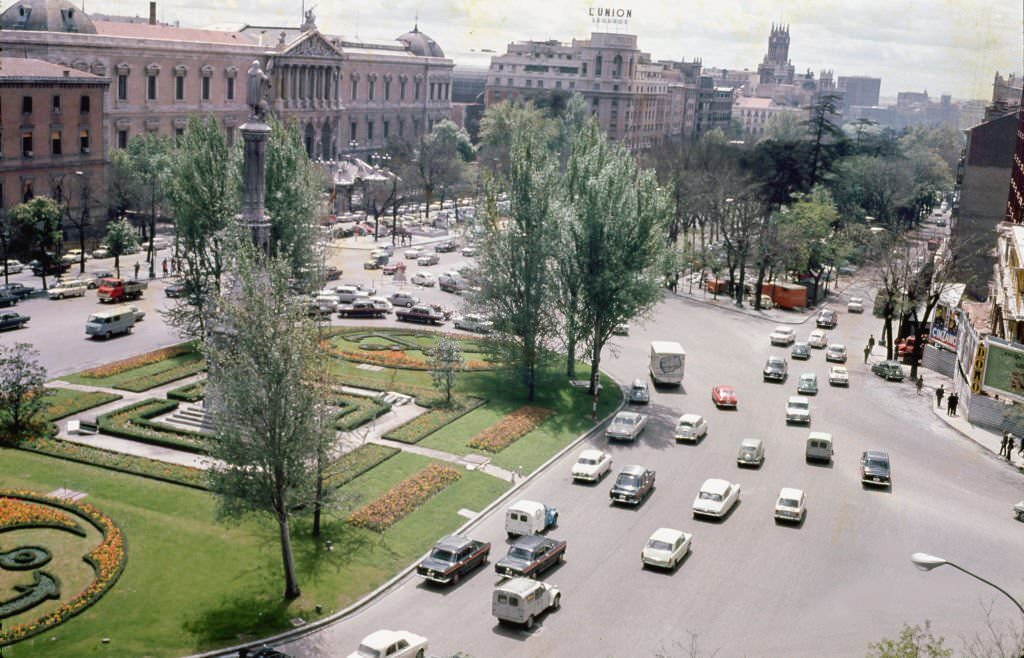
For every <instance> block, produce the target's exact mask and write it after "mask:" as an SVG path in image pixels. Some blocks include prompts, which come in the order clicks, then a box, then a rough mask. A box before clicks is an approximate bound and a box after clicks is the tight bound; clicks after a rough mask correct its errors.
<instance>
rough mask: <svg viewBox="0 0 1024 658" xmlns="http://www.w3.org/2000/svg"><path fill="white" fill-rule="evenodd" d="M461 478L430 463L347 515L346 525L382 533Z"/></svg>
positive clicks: (454, 472) (456, 471) (443, 465)
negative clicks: (347, 523)
mask: <svg viewBox="0 0 1024 658" xmlns="http://www.w3.org/2000/svg"><path fill="white" fill-rule="evenodd" d="M461 477H462V473H460V472H459V470H458V469H457V468H454V467H452V466H448V465H447V464H438V463H433V464H430V465H429V466H427V467H426V468H424V469H422V470H420V471H419V472H418V473H416V474H415V475H413V476H412V477H408V478H406V479H404V480H402V481H401V482H399V483H398V484H396V485H395V486H393V487H391V489H390V490H388V491H387V492H386V493H385V494H384V495H382V496H380V497H379V498H377V499H376V500H374V501H373V502H371V503H368V504H366V505H363V506H362V507H360V508H359V509H357V510H356V511H354V512H352V513H351V514H349V516H348V522H349V523H351V524H352V525H354V526H357V527H359V528H367V529H369V530H374V531H376V532H384V531H385V530H387V529H388V528H389V527H391V526H392V525H394V524H395V523H398V522H399V521H400V520H402V518H404V517H405V516H406V515H408V514H410V513H412V512H413V511H415V510H416V508H418V507H419V506H420V505H422V504H423V503H425V502H427V501H428V500H429V499H430V498H431V497H433V496H434V495H435V494H437V493H440V492H441V491H443V490H444V488H445V487H447V486H448V485H449V484H451V483H452V482H455V481H456V480H458V479H459V478H461Z"/></svg>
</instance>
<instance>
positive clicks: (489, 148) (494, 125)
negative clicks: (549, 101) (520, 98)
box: [477, 101, 556, 177]
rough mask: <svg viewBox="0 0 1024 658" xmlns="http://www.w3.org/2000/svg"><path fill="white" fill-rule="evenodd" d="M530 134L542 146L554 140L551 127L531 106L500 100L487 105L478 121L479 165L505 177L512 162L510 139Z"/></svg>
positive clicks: (531, 104)
mask: <svg viewBox="0 0 1024 658" xmlns="http://www.w3.org/2000/svg"><path fill="white" fill-rule="evenodd" d="M519 130H527V131H531V132H532V133H533V134H535V135H537V136H538V137H539V138H540V140H541V142H542V143H547V142H550V141H551V140H553V139H555V134H556V133H555V126H554V125H553V124H552V123H551V122H550V121H548V120H547V118H546V117H545V116H544V113H543V112H542V111H540V110H538V109H537V108H536V106H534V105H533V103H526V104H522V103H515V102H512V101H502V102H500V103H497V104H495V105H491V106H490V107H488V108H487V111H486V112H484V116H483V118H482V119H481V120H480V152H479V153H478V154H477V155H478V158H477V160H478V161H479V162H480V165H481V166H482V167H484V168H485V169H487V170H488V171H490V172H491V174H493V175H495V176H498V177H507V176H508V174H509V169H510V166H511V162H512V141H513V136H514V135H515V134H516V132H517V131H519Z"/></svg>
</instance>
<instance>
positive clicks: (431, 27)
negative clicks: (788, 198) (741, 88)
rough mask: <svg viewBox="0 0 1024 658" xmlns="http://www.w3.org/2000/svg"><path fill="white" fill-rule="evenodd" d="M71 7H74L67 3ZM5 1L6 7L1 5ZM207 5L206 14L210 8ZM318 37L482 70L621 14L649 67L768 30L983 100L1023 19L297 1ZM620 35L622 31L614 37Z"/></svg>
mask: <svg viewBox="0 0 1024 658" xmlns="http://www.w3.org/2000/svg"><path fill="white" fill-rule="evenodd" d="M75 1H80V0H75ZM9 4H10V2H9V1H8V2H4V5H5V6H7V5H9ZM215 6H216V8H214V7H215ZM302 6H303V5H302V0H245V1H241V2H240V1H239V0H219V1H218V2H215V3H214V2H208V3H200V2H196V1H195V0H158V10H157V14H158V17H159V19H160V20H161V21H165V22H174V21H180V23H181V25H182V26H189V27H203V26H207V25H212V24H216V23H233V22H237V23H242V22H245V23H250V24H261V25H262V24H266V25H293V26H295V25H297V24H298V23H300V22H301V16H302ZM311 6H313V7H315V9H314V11H315V12H316V17H317V26H318V27H319V28H320V30H321V31H323V32H326V33H328V34H341V35H344V36H346V37H355V36H359V37H361V38H364V39H373V40H377V39H392V38H394V37H396V36H398V35H400V34H402V33H403V32H405V31H406V30H408V29H410V28H411V27H412V26H413V23H414V22H415V20H416V16H417V14H418V15H419V26H420V29H421V30H422V31H423V32H426V33H427V34H429V35H430V36H431V37H433V38H434V39H435V40H436V41H437V42H438V43H439V44H440V45H441V47H442V48H443V49H444V51H445V54H446V55H448V56H449V57H451V58H453V59H454V60H455V61H456V62H457V63H461V64H471V63H475V64H481V63H482V64H486V63H487V61H488V59H487V55H481V54H480V53H481V51H484V50H487V49H490V50H494V51H497V52H499V53H501V52H504V51H505V47H506V46H507V44H508V43H509V42H510V41H521V40H546V39H558V40H560V41H570V40H571V39H572V38H573V37H577V38H585V37H586V36H587V35H588V34H589V33H590V32H591V31H592V30H594V31H601V30H602V29H604V30H607V31H613V30H610V29H608V28H599V27H597V26H594V25H592V24H591V20H590V18H589V16H588V9H589V8H590V7H598V6H600V7H623V8H630V9H632V12H633V15H632V20H631V21H630V23H629V25H628V28H627V29H626V31H628V32H630V33H632V34H637V35H638V37H639V44H640V48H641V49H642V50H644V51H646V52H649V53H651V55H652V56H653V57H655V58H658V59H680V58H685V59H693V58H695V57H699V58H701V59H702V60H703V62H704V65H705V66H715V67H726V68H738V69H742V68H750V69H752V70H753V69H756V68H757V64H758V62H760V61H761V58H762V57H763V56H764V54H765V52H766V51H767V45H768V34H769V32H770V30H771V24H772V23H773V22H775V23H787V24H789V26H790V37H791V43H790V49H789V55H790V59H791V60H792V62H793V64H794V65H795V66H796V69H797V71H798V72H802V71H804V70H806V69H811V70H813V71H815V72H816V73H817V72H818V71H819V70H821V69H823V68H831V69H833V70H834V71H835V73H836V75H837V76H838V75H870V76H875V77H881V78H882V95H883V96H893V97H894V96H895V95H896V92H897V91H922V90H927V91H928V93H929V94H931V95H932V96H934V97H937V96H939V95H940V94H943V93H951V94H953V96H954V97H955V98H983V99H989V98H991V95H992V86H991V85H992V78H993V76H994V74H995V72H996V71H1000V72H1002V73H1003V74H1004V75H1005V74H1006V73H1008V72H1011V71H1014V72H1019V71H1021V70H1022V65H1021V61H1022V59H1024V53H1022V50H1024V45H1022V36H1021V34H1022V8H1021V3H1019V2H1009V1H1008V0H928V1H925V0H799V1H795V0H746V1H737V0H675V1H672V0H633V2H626V1H625V0H618V1H616V2H610V1H609V2H587V1H586V0H515V1H512V2H509V1H506V2H495V1H493V0H490V1H487V0H356V1H345V2H339V1H338V0H327V1H319V2H318V0H305V7H306V8H309V7H311ZM148 7H149V4H148V2H147V1H146V0H87V4H86V7H85V9H86V11H87V12H103V13H117V14H126V15H146V14H147V12H148V11H149V9H148ZM620 31H621V29H620Z"/></svg>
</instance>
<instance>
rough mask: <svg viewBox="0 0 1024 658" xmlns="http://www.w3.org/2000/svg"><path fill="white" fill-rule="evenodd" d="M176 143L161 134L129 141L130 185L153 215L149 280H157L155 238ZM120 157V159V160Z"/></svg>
mask: <svg viewBox="0 0 1024 658" xmlns="http://www.w3.org/2000/svg"><path fill="white" fill-rule="evenodd" d="M173 148H174V141H173V140H172V139H171V138H170V137H167V136H166V135H161V134H159V133H155V132H153V133H150V132H147V133H143V134H142V135H138V136H136V137H133V138H131V139H130V140H128V147H127V148H126V149H124V150H125V151H126V155H127V159H126V165H127V167H128V169H127V172H128V183H129V184H130V185H132V186H133V187H134V188H135V189H136V190H137V191H138V194H139V195H140V197H141V198H139V200H140V201H141V202H142V204H143V205H142V208H140V210H143V211H144V212H147V213H148V215H149V227H148V231H147V233H148V238H149V244H148V245H147V247H146V260H147V261H148V262H149V278H153V277H155V276H156V269H155V267H156V250H155V248H154V246H153V238H154V237H155V234H156V218H157V213H158V211H159V208H160V206H161V204H162V203H163V201H164V181H165V179H166V177H167V174H168V166H169V164H170V158H171V152H172V150H173ZM118 157H120V156H118Z"/></svg>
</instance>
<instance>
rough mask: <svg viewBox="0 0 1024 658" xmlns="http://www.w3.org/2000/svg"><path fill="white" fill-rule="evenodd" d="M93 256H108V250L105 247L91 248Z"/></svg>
mask: <svg viewBox="0 0 1024 658" xmlns="http://www.w3.org/2000/svg"><path fill="white" fill-rule="evenodd" d="M92 257H93V258H110V251H109V250H108V249H107V248H106V247H103V246H101V247H98V248H96V249H93V250H92Z"/></svg>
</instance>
